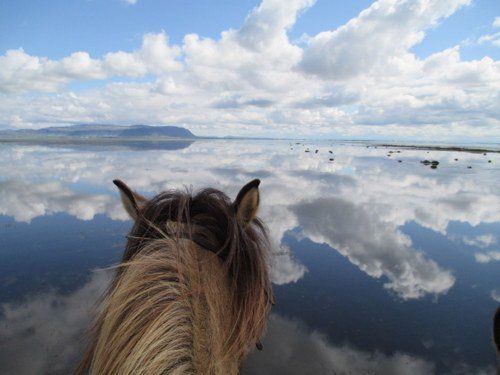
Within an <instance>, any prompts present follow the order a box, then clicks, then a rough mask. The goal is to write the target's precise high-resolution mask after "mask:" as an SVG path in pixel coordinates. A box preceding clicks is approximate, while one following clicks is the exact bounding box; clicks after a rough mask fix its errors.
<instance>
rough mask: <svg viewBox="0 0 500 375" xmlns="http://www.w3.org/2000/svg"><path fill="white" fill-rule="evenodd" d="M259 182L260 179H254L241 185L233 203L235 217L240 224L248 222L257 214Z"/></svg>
mask: <svg viewBox="0 0 500 375" xmlns="http://www.w3.org/2000/svg"><path fill="white" fill-rule="evenodd" d="M259 184H260V180H258V179H255V180H252V181H250V182H249V183H248V184H246V185H245V186H243V187H242V188H241V190H240V192H239V193H238V196H237V197H236V200H235V201H234V203H233V205H234V208H235V211H236V217H237V218H238V221H239V222H240V223H242V224H247V223H249V222H250V221H252V219H253V218H254V217H255V215H256V214H257V209H258V208H259V199H260V198H259Z"/></svg>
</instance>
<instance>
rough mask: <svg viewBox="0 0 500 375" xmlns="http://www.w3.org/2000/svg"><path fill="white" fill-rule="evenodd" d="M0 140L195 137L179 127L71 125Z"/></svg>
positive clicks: (9, 133)
mask: <svg viewBox="0 0 500 375" xmlns="http://www.w3.org/2000/svg"><path fill="white" fill-rule="evenodd" d="M0 138H134V139H141V138H155V139H157V138H160V139H161V138H181V139H193V138H196V136H195V135H194V134H193V133H191V131H189V130H188V129H185V128H181V127H179V126H150V125H131V126H123V125H71V126H60V127H49V128H43V129H38V130H34V129H20V130H3V131H0Z"/></svg>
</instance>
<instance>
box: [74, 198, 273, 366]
mask: <svg viewBox="0 0 500 375" xmlns="http://www.w3.org/2000/svg"><path fill="white" fill-rule="evenodd" d="M235 210H236V208H235V206H234V204H232V203H231V201H230V199H229V198H228V197H227V196H226V195H225V194H224V193H222V192H220V191H218V190H215V189H204V190H201V191H200V192H198V193H197V194H192V193H190V192H189V191H186V192H181V191H173V190H172V191H166V192H163V193H161V194H159V195H157V196H156V197H154V198H152V199H151V200H149V201H147V203H146V205H145V207H143V208H142V209H141V211H140V214H139V215H138V218H137V220H136V221H135V224H134V226H133V228H132V230H131V232H130V234H129V235H128V242H127V245H126V248H125V252H124V255H123V259H122V262H121V264H120V265H119V266H118V267H117V272H116V275H115V277H114V279H113V281H112V283H111V285H110V287H109V290H108V291H107V293H106V295H105V297H104V300H103V304H102V308H101V312H100V315H99V317H98V319H97V321H96V323H95V325H94V328H93V330H92V333H91V335H92V336H91V341H90V345H89V347H88V350H87V351H86V354H85V356H84V359H83V360H82V362H81V364H80V366H79V367H78V369H77V371H76V373H78V374H83V373H86V372H87V371H90V372H93V371H96V370H98V369H99V372H103V371H104V373H113V372H115V371H116V370H117V369H118V368H122V367H117V366H121V365H122V364H123V363H124V362H126V363H128V365H127V366H128V367H127V372H130V373H148V370H149V373H151V371H153V370H154V371H153V373H157V372H158V370H160V369H161V371H159V372H161V373H171V372H172V373H177V371H180V372H182V373H191V372H192V373H196V368H199V366H200V361H201V360H200V358H201V357H204V358H205V360H204V361H205V362H208V363H209V364H208V368H209V369H210V371H209V373H232V372H237V367H236V369H234V371H233V370H231V369H230V366H231V363H233V362H234V363H239V360H240V359H241V358H242V357H243V356H244V355H245V354H246V352H248V350H250V348H251V347H252V346H253V345H255V344H256V343H257V342H258V340H259V338H260V336H261V335H262V333H263V330H264V328H265V321H266V317H267V315H268V313H269V309H270V303H271V298H272V290H271V283H270V280H269V270H268V254H269V247H270V246H269V240H268V235H267V230H266V228H265V227H264V225H263V223H262V222H261V221H260V220H259V219H258V218H254V219H253V220H252V221H251V222H249V223H246V224H245V223H241V222H240V221H239V220H238V219H237V215H235ZM206 330H209V331H210V332H209V333H208V335H207V337H211V339H210V340H212V341H211V342H203V340H201V339H200V340H195V341H193V337H196V332H198V333H199V332H204V331H206ZM205 333H207V332H205ZM199 337H200V336H198V338H199ZM124 338H127V339H126V340H124ZM196 346H198V348H196ZM134 347H135V348H134ZM207 348H211V349H210V350H209V351H211V352H210V353H209V354H207V353H208V352H207ZM110 349H113V350H111V351H110ZM111 352H112V353H114V355H110V353H111ZM197 353H198V354H197ZM200 353H202V354H200ZM203 353H204V354H203ZM127 356H128V357H127ZM200 356H201V357H200ZM132 358H133V361H132V362H131V360H132ZM235 359H236V360H235ZM197 362H198V364H197ZM202 362H203V361H202ZM120 363H121V364H120ZM130 366H132V367H130ZM141 366H142V367H141ZM220 366H222V367H220ZM228 366H229V367H228ZM217 368H219V369H221V371H216V369H217ZM122 370H123V368H122ZM155 371H156V372H155Z"/></svg>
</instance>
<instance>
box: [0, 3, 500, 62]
mask: <svg viewBox="0 0 500 375" xmlns="http://www.w3.org/2000/svg"><path fill="white" fill-rule="evenodd" d="M372 2H373V1H371V0H357V1H332V0H318V1H317V2H316V4H315V5H314V6H313V7H311V8H310V9H308V10H307V11H306V12H305V13H304V14H303V15H302V16H301V17H300V18H299V19H298V21H297V23H296V24H295V25H294V27H293V29H292V30H291V31H290V34H289V35H290V38H291V39H292V40H297V39H299V38H300V36H301V35H302V34H304V33H306V34H310V35H314V34H316V33H318V32H321V31H323V30H328V29H332V28H336V27H338V26H341V25H342V24H344V23H345V22H347V21H348V20H349V19H351V18H352V17H355V16H356V15H357V14H358V13H359V12H361V11H362V10H363V9H365V8H367V7H368V6H369V5H370V4H371V3H372ZM258 4H259V1H257V0H252V1H249V0H238V1H229V0H227V1H221V0H211V1H207V0H197V1H193V0H187V1H186V0H168V1H158V0H157V1H152V0H142V1H138V2H137V3H136V4H134V5H131V4H129V3H127V2H126V1H122V0H87V1H84V0H83V1H74V0H71V1H67V0H66V1H64V0H52V1H50V2H42V1H33V0H16V1H3V2H1V3H0V35H2V38H1V39H0V50H1V51H2V52H5V51H6V50H8V49H13V48H18V47H23V48H24V49H25V50H26V51H27V52H29V53H30V54H34V55H39V56H47V57H49V58H51V59H59V58H62V57H64V56H66V55H69V54H70V53H72V52H74V51H75V50H84V51H88V52H89V53H90V54H91V55H93V56H101V55H103V54H105V53H106V52H109V51H112V50H132V49H135V48H137V47H138V46H139V45H140V44H141V40H142V35H143V34H144V33H147V32H159V31H161V30H165V31H166V32H167V33H168V35H169V37H170V40H171V41H172V42H173V43H181V42H182V38H183V37H184V35H185V34H188V33H192V32H195V33H197V34H199V35H201V36H205V37H210V38H217V37H218V36H219V34H220V32H221V31H222V30H226V29H229V28H238V27H239V26H241V24H242V23H243V21H244V20H245V17H246V16H247V14H248V13H249V11H250V10H252V9H253V8H254V7H255V6H257V5H258ZM495 15H496V16H498V15H500V2H499V1H498V0H476V1H475V2H474V3H473V5H472V6H469V7H467V8H464V9H461V10H459V11H457V13H456V14H455V15H453V17H450V18H448V19H446V20H444V21H443V22H442V23H441V24H440V26H439V27H437V28H435V29H433V30H431V31H430V32H429V33H428V35H427V37H426V40H425V41H424V42H423V43H421V44H419V45H418V46H416V47H415V48H414V49H413V51H414V52H415V53H416V54H417V55H418V56H420V57H426V56H428V55H429V54H431V53H433V52H437V51H439V50H442V49H445V48H447V47H449V46H450V45H455V44H459V43H460V42H461V41H463V40H465V39H467V38H470V37H474V36H475V37H479V36H480V35H482V34H484V33H486V32H488V31H490V30H491V24H492V21H493V19H494V16H495ZM462 53H463V58H464V59H475V58H476V59H477V58H481V57H483V56H491V57H494V58H495V59H499V58H500V50H499V48H494V47H492V46H491V45H480V46H478V45H470V46H466V47H464V48H463V50H462Z"/></svg>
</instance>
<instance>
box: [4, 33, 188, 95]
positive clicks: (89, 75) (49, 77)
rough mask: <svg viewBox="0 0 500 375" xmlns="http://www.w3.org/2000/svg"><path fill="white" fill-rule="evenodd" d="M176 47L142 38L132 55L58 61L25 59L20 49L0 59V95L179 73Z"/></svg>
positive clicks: (162, 37)
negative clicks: (114, 79) (139, 46)
mask: <svg viewBox="0 0 500 375" xmlns="http://www.w3.org/2000/svg"><path fill="white" fill-rule="evenodd" d="M179 54H180V47H178V46H170V45H169V44H168V38H167V35H166V34H165V33H164V32H162V33H159V34H145V35H144V37H143V40H142V46H141V48H140V49H139V50H137V51H135V52H131V53H128V52H123V51H118V52H110V53H108V54H106V55H105V56H104V57H103V58H102V59H93V58H91V57H90V56H89V54H88V53H87V52H81V51H80V52H75V53H72V54H71V55H70V56H68V57H65V58H63V59H61V60H49V59H47V58H45V57H37V56H31V55H28V54H27V53H26V52H24V50H23V49H22V48H19V49H15V50H8V51H7V52H6V53H5V55H3V56H0V68H1V69H0V92H4V93H16V92H24V91H47V92H55V91H57V90H58V89H59V88H60V87H61V86H62V85H63V84H66V83H68V82H70V81H73V80H92V79H105V78H109V77H114V76H118V77H141V76H144V75H145V74H147V73H150V74H156V75H163V74H165V73H167V72H170V71H175V70H179V69H181V64H180V62H178V61H177V60H176V59H177V58H178V57H179Z"/></svg>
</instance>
